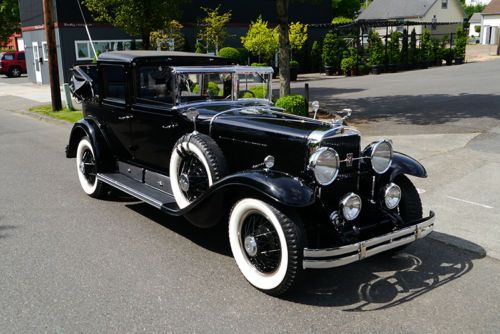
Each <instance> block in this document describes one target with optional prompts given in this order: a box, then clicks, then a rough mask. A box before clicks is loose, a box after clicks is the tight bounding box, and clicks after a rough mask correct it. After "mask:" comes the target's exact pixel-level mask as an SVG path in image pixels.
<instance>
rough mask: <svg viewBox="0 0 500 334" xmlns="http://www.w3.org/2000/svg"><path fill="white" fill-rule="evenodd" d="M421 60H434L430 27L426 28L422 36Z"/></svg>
mask: <svg viewBox="0 0 500 334" xmlns="http://www.w3.org/2000/svg"><path fill="white" fill-rule="evenodd" d="M420 60H421V61H422V62H429V61H432V41H431V31H430V30H429V29H424V32H423V33H422V37H421V38H420Z"/></svg>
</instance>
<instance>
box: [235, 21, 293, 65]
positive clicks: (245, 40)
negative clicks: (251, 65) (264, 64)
mask: <svg viewBox="0 0 500 334" xmlns="http://www.w3.org/2000/svg"><path fill="white" fill-rule="evenodd" d="M277 41H278V30H277V28H274V29H271V28H269V27H268V23H267V21H263V20H262V17H261V16H259V17H258V18H257V20H256V21H255V22H251V23H250V27H249V28H248V31H247V34H246V35H245V36H242V37H241V43H242V44H243V46H244V47H245V49H247V50H248V51H249V52H251V53H253V54H254V55H257V56H258V57H259V62H260V61H261V59H264V60H265V61H269V60H270V59H271V58H272V56H273V54H274V53H275V52H276V50H277V49H278V42H277ZM288 49H289V48H288Z"/></svg>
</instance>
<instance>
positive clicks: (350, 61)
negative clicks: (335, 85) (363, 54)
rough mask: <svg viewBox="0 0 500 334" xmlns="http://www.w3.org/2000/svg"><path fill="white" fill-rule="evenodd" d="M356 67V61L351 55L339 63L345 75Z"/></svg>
mask: <svg viewBox="0 0 500 334" xmlns="http://www.w3.org/2000/svg"><path fill="white" fill-rule="evenodd" d="M355 67H356V61H355V60H354V58H352V57H347V58H344V59H342V62H341V64H340V68H341V69H342V72H343V73H344V74H346V75H349V74H351V72H352V70H353V69H354V68H355Z"/></svg>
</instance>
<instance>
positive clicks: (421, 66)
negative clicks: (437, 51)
mask: <svg viewBox="0 0 500 334" xmlns="http://www.w3.org/2000/svg"><path fill="white" fill-rule="evenodd" d="M418 67H419V68H420V69H421V70H425V69H426V68H427V67H428V66H427V63H425V62H423V63H420V64H418Z"/></svg>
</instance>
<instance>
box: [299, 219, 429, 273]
mask: <svg viewBox="0 0 500 334" xmlns="http://www.w3.org/2000/svg"><path fill="white" fill-rule="evenodd" d="M434 219H435V214H434V212H433V211H431V212H430V213H429V216H428V217H426V218H423V219H421V220H419V221H418V222H416V224H414V225H411V226H408V227H405V228H403V229H400V230H397V231H394V232H391V233H388V234H385V235H382V236H380V237H375V238H372V239H369V240H365V241H360V242H357V243H355V244H351V245H345V246H341V247H336V248H325V249H308V248H304V261H303V264H302V265H303V267H304V269H306V268H314V269H325V268H334V267H339V266H343V265H345V264H349V263H353V262H356V261H360V260H362V259H364V258H367V257H370V256H373V255H375V254H378V253H381V252H384V251H387V250H389V249H393V248H396V247H399V246H403V245H406V244H409V243H411V242H413V241H415V240H418V239H421V238H423V237H425V236H427V235H428V234H429V233H431V232H432V230H433V229H434Z"/></svg>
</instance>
